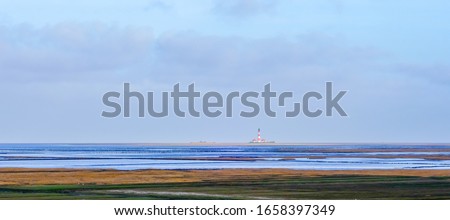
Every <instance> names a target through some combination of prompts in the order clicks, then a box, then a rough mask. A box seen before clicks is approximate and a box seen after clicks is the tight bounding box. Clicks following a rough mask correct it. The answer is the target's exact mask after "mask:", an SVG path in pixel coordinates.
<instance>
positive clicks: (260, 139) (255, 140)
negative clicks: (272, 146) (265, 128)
mask: <svg viewBox="0 0 450 220" xmlns="http://www.w3.org/2000/svg"><path fill="white" fill-rule="evenodd" d="M250 143H266V140H265V139H262V138H261V129H259V128H258V137H257V138H255V139H253V140H252V141H251V142H250Z"/></svg>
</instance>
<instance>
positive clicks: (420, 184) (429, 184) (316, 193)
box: [0, 175, 450, 200]
mask: <svg viewBox="0 0 450 220" xmlns="http://www.w3.org/2000/svg"><path fill="white" fill-rule="evenodd" d="M0 199H165V200H168V199H450V177H449V176H440V177H420V176H374V175H327V176H292V175H261V176H259V178H248V177H245V176H241V178H237V177H235V178H229V179H227V180H224V179H219V180H215V179H212V180H202V181H197V182H163V183H148V184H105V185H96V184H85V185H76V184H65V185H62V184H58V185H27V186H23V185H22V186H21V185H11V186H0Z"/></svg>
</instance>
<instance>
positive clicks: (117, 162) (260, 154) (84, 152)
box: [0, 144, 450, 170]
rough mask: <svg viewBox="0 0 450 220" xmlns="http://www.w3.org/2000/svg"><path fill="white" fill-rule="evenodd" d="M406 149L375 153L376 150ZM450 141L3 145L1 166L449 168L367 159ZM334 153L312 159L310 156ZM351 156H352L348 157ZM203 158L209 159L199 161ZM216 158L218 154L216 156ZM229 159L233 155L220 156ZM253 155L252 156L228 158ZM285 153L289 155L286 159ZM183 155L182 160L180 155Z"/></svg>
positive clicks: (441, 163) (449, 164)
mask: <svg viewBox="0 0 450 220" xmlns="http://www.w3.org/2000/svg"><path fill="white" fill-rule="evenodd" d="M389 148H395V149H401V150H402V152H376V150H377V149H380V150H382V149H389ZM422 148H426V149H450V146H408V145H404V146H398V145H396V146H389V145H371V146H368V145H363V146H359V145H341V146H303V145H302V146H285V145H283V146H276V145H274V146H136V145H106V144H105V145H98V144H96V145H88V144H85V145H80V144H73V145H71V144H51V145H49V144H2V145H0V167H17V168H19V167H20V168H91V169H119V170H136V169H225V168H285V169H313V170H350V169H352V170H361V169H450V160H426V159H416V158H391V159H381V158H364V157H365V156H373V155H399V156H400V155H408V154H410V155H417V154H422V155H450V152H403V151H404V150H408V149H422ZM312 149H313V150H316V149H327V150H329V149H350V150H351V149H355V150H357V149H374V150H373V151H375V152H373V151H372V152H363V153H361V152H349V153H336V152H334V153H327V152H314V153H309V152H305V151H306V150H312ZM318 156H319V157H332V156H339V157H340V158H324V159H309V158H305V157H318ZM346 156H348V157H351V158H345V157H346ZM199 158H203V159H204V160H198V159H199ZM212 158H215V160H213V159H212ZM220 158H223V159H225V158H227V159H228V160H218V159H220ZM230 158H231V159H243V158H246V159H253V160H248V161H242V160H229V159H230ZM282 158H290V159H289V160H282ZM180 159H182V160H180Z"/></svg>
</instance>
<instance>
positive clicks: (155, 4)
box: [144, 0, 172, 11]
mask: <svg viewBox="0 0 450 220" xmlns="http://www.w3.org/2000/svg"><path fill="white" fill-rule="evenodd" d="M153 9H159V10H163V11H167V10H170V9H172V6H171V5H169V4H167V3H166V2H163V1H159V0H152V1H149V2H148V3H147V5H146V6H145V7H144V10H146V11H150V10H153Z"/></svg>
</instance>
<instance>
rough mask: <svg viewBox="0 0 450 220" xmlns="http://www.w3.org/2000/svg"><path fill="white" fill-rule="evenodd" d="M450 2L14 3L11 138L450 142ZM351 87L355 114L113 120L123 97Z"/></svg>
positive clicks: (2, 78)
mask: <svg viewBox="0 0 450 220" xmlns="http://www.w3.org/2000/svg"><path fill="white" fill-rule="evenodd" d="M449 20H450V2H449V1H444V0H430V1H418V0H408V1H407V0H398V1H388V0H376V1H375V0H285V1H280V0H227V1H220V0H191V1H175V0H167V1H158V0H135V1H120V0H113V1H112V0H108V1H107V0H97V1H88V0H80V1H65V0H61V1H50V0H41V1H4V0H0V94H1V95H0V103H1V104H0V124H1V126H0V142H1V143H40V142H44V143H91V142H108V143H111V142H139V143H143V142H144V143H148V142H196V141H215V142H247V141H250V140H251V139H253V138H254V137H255V135H256V130H257V129H258V128H261V129H262V134H263V136H264V137H265V138H267V139H269V140H273V141H276V142H303V143H311V142H314V143H322V142H383V143H385V142H396V143H397V142H411V143H419V142H433V143H450V117H449V115H448V114H449V112H450V43H449V40H448V39H450V26H449V25H448V24H447V23H448V21H449ZM124 82H129V83H130V84H131V85H132V88H133V90H137V91H141V92H147V91H155V92H160V91H170V90H171V89H172V87H173V85H175V84H176V83H180V86H181V88H183V89H187V86H188V85H189V84H191V83H195V85H196V88H197V89H198V90H199V91H201V92H206V91H219V92H220V93H221V94H224V95H226V94H227V93H229V92H231V91H242V92H245V91H251V90H254V91H262V90H263V87H264V85H266V84H267V83H271V86H272V89H274V90H276V91H278V92H281V91H292V92H294V94H295V95H296V96H299V97H301V95H302V94H303V93H305V92H308V91H320V92H324V88H325V83H326V82H333V83H334V84H333V87H334V90H335V91H336V92H337V91H340V90H346V91H348V92H347V94H346V95H345V97H344V98H343V99H342V102H341V105H342V106H343V108H344V109H345V111H346V112H347V114H348V117H340V116H338V115H336V114H335V115H334V116H333V117H317V118H307V117H305V116H299V117H296V118H286V117H281V116H280V117H276V118H271V117H267V116H265V115H260V116H258V117H256V118H242V117H238V116H237V117H232V118H226V117H217V118H206V117H200V118H194V117H186V118H178V117H175V116H174V115H173V114H172V115H171V116H169V117H166V118H152V117H149V116H148V117H144V118H139V117H130V118H124V117H116V118H104V117H102V116H101V113H102V111H104V110H106V109H107V108H106V107H105V105H103V103H102V96H103V94H104V93H106V92H108V91H121V90H123V83H124Z"/></svg>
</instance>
